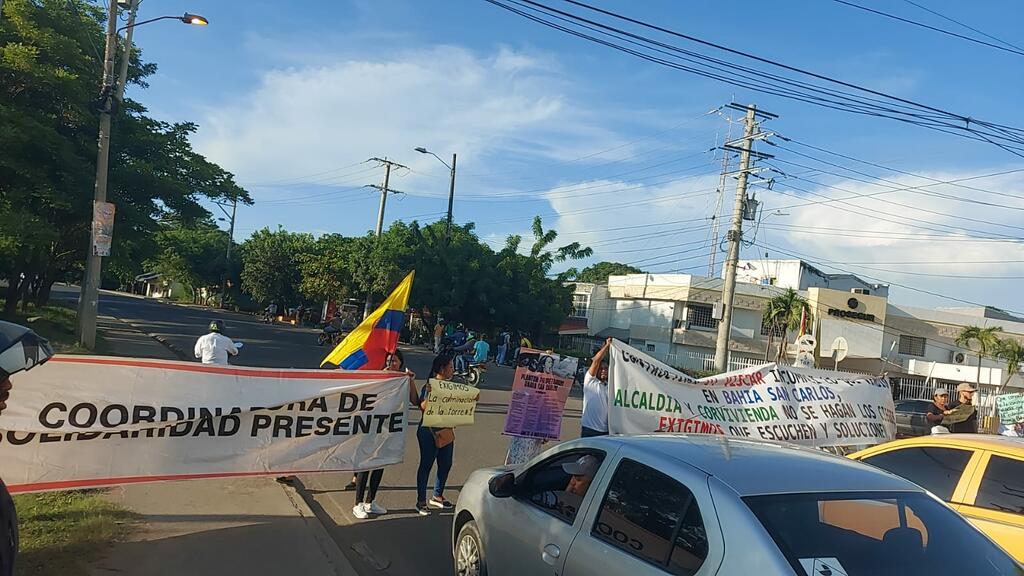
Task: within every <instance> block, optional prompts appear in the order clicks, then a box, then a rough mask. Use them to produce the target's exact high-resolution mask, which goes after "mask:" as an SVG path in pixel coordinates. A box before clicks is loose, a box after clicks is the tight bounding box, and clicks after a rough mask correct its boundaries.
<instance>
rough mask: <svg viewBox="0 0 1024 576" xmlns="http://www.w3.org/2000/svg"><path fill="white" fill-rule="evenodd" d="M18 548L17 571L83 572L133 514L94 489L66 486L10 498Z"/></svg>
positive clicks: (37, 574)
mask: <svg viewBox="0 0 1024 576" xmlns="http://www.w3.org/2000/svg"><path fill="white" fill-rule="evenodd" d="M14 504H15V506H16V507H17V510H18V530H19V532H20V535H21V552H20V553H19V555H18V563H17V570H16V571H15V574H16V575H17V576H57V575H61V576H85V575H86V574H88V563H89V562H91V561H94V560H96V559H97V558H98V557H99V556H100V555H102V553H103V552H104V551H105V550H106V548H107V547H108V546H109V545H110V543H111V542H114V541H116V540H118V539H119V538H122V537H124V536H125V535H126V533H127V532H128V530H129V529H130V523H131V522H132V520H133V519H134V518H135V516H134V514H132V513H131V512H129V511H127V510H123V509H121V508H118V507H117V506H115V505H114V504H111V503H110V502H108V501H107V500H105V499H104V498H103V496H102V494H101V492H100V491H98V490H68V491H63V492H44V493H41V494H19V495H16V496H15V497H14Z"/></svg>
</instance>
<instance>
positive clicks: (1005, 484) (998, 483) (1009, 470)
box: [974, 454, 1024, 514]
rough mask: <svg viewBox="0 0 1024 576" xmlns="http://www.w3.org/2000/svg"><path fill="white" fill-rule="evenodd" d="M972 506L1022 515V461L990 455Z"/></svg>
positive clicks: (1023, 485)
mask: <svg viewBox="0 0 1024 576" xmlns="http://www.w3.org/2000/svg"><path fill="white" fill-rule="evenodd" d="M974 505H975V506H979V507H981V508H988V509H989V510H997V511H999V512H1009V513H1010V514H1024V460H1013V459H1012V458H1005V457H1003V456H996V455H994V454H993V455H992V458H991V459H990V460H989V461H988V466H987V467H986V468H985V475H984V476H982V477H981V486H979V487H978V497H977V498H976V499H975V500H974Z"/></svg>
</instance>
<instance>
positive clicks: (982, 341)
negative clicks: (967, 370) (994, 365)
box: [953, 326, 1003, 384]
mask: <svg viewBox="0 0 1024 576" xmlns="http://www.w3.org/2000/svg"><path fill="white" fill-rule="evenodd" d="M1002 330H1003V329H1002V328H1000V327H999V326H989V327H987V328H982V327H980V326H965V327H964V328H962V329H961V330H960V333H958V334H957V335H956V338H955V339H954V340H953V342H955V343H956V345H957V346H963V347H964V348H967V349H968V350H971V351H976V352H977V353H978V379H977V380H976V381H977V382H978V383H979V384H980V383H981V359H982V358H984V357H985V356H988V355H989V353H990V352H992V351H993V350H995V348H996V345H997V344H998V342H999V336H998V334H999V332H1002ZM973 345H976V346H977V348H976V349H975V348H974V347H973Z"/></svg>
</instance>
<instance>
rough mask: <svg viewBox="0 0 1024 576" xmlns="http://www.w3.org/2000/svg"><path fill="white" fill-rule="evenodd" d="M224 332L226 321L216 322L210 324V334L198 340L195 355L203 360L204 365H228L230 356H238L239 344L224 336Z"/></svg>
mask: <svg viewBox="0 0 1024 576" xmlns="http://www.w3.org/2000/svg"><path fill="white" fill-rule="evenodd" d="M222 332H224V321H223V320H214V321H212V322H210V332H209V333H208V334H206V335H205V336H200V337H199V339H198V340H196V348H195V355H196V358H199V359H200V360H202V362H203V364H224V365H227V363H228V354H230V355H232V356H235V355H237V354H238V347H239V345H238V344H235V342H234V341H233V340H232V339H231V338H228V337H227V336H225V335H224V334H222Z"/></svg>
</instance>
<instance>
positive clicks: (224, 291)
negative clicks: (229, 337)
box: [214, 197, 238, 308]
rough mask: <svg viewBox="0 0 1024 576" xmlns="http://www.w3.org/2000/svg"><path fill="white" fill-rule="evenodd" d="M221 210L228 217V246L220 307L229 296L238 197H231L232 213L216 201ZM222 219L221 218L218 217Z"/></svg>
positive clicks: (225, 253)
mask: <svg viewBox="0 0 1024 576" xmlns="http://www.w3.org/2000/svg"><path fill="white" fill-rule="evenodd" d="M214 204H216V205H217V207H218V208H220V211H221V212H223V213H224V216H227V218H228V247H227V249H226V250H225V252H224V282H223V283H222V284H221V286H220V307H221V308H224V303H225V302H227V296H228V277H229V276H230V275H231V245H232V244H234V243H235V213H236V212H237V210H238V197H235V198H232V199H231V214H230V215H228V211H227V209H226V208H225V205H224V204H221V203H220V202H214ZM218 220H220V218H218Z"/></svg>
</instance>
